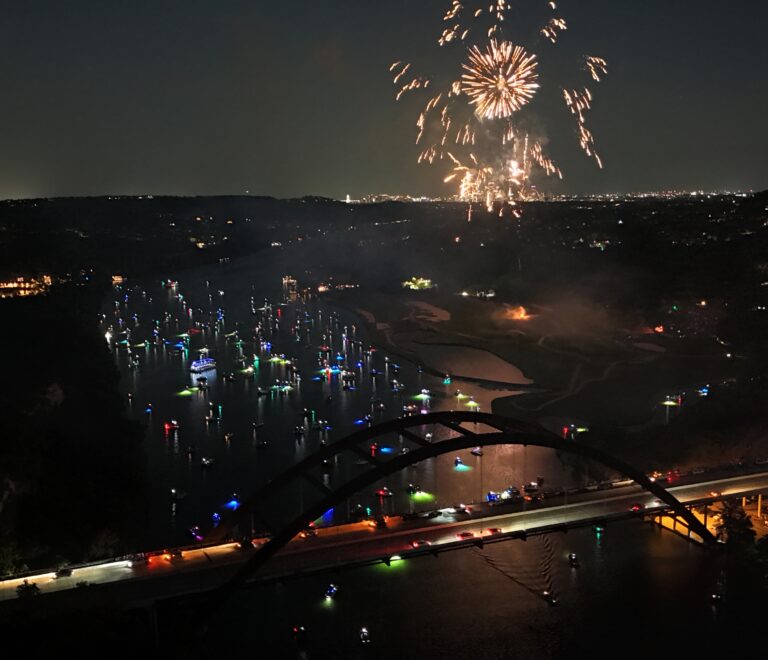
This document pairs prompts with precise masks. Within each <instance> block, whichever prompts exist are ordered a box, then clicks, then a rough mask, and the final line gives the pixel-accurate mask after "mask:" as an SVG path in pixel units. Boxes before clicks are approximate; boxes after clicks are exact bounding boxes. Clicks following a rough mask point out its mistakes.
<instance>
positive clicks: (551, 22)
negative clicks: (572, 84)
mask: <svg viewBox="0 0 768 660" xmlns="http://www.w3.org/2000/svg"><path fill="white" fill-rule="evenodd" d="M470 5H471V3H470V2H469V0H467V1H466V2H462V1H461V0H452V1H451V4H450V7H449V8H448V9H447V10H446V12H445V13H444V14H443V21H444V24H445V27H444V29H443V30H442V32H441V34H440V35H439V38H438V44H439V45H440V46H441V47H444V48H447V49H455V48H457V47H458V49H459V51H460V53H459V59H458V61H457V70H458V71H459V73H460V76H456V78H454V79H453V80H452V81H450V82H448V83H447V84H445V85H444V86H443V87H442V88H440V87H439V86H438V88H437V89H436V90H435V91H434V92H433V93H432V95H431V96H430V98H429V99H428V101H427V103H426V105H424V106H423V108H422V110H421V111H420V112H419V115H418V119H417V122H416V127H417V129H418V130H417V135H416V143H417V144H420V145H422V146H421V151H420V153H419V157H418V162H419V163H429V164H433V163H436V162H438V161H443V162H446V163H451V171H450V173H449V174H448V175H447V176H446V177H445V179H444V181H445V182H446V183H455V184H457V185H458V197H459V199H462V200H464V201H468V202H470V205H471V204H472V203H482V204H484V205H485V206H486V207H487V208H488V210H489V211H491V210H493V209H494V208H495V207H496V206H497V205H498V204H500V205H501V210H500V212H499V215H503V213H504V210H505V209H510V215H512V216H513V217H520V206H519V205H518V204H517V202H518V201H525V200H529V199H535V198H536V196H537V193H536V189H535V187H534V186H533V185H532V183H531V176H532V174H533V173H534V171H538V172H542V173H543V174H544V175H546V176H548V177H557V178H559V179H562V178H563V173H562V171H561V170H560V168H559V167H558V166H557V165H556V164H555V162H554V161H553V160H552V159H551V158H550V157H549V156H548V155H547V154H546V153H545V152H544V147H543V142H544V140H543V139H542V138H540V137H537V136H535V135H533V136H532V135H530V134H529V132H528V131H526V130H524V129H523V128H522V127H523V126H525V125H526V119H525V114H526V113H527V112H528V108H529V107H531V106H532V105H533V101H534V100H535V98H536V95H537V92H538V91H539V88H540V83H539V59H540V54H537V53H534V52H533V51H532V50H531V49H529V48H527V47H525V46H523V45H518V44H517V43H514V42H513V41H511V40H509V39H505V38H504V36H503V34H504V28H503V26H504V25H505V20H506V18H507V15H508V13H509V12H510V10H511V3H510V0H490V1H489V0H486V2H485V3H483V4H482V5H480V6H479V7H476V8H472V7H471V6H470ZM545 6H546V8H547V10H548V11H550V12H552V15H550V17H549V18H547V19H546V21H545V22H544V24H543V26H542V27H541V28H540V29H539V30H538V32H537V37H536V40H537V41H536V46H537V47H542V43H543V46H544V47H547V45H548V44H549V47H551V44H557V43H558V41H559V40H560V37H561V36H562V34H563V32H565V31H566V30H567V29H568V26H567V24H566V22H565V19H563V18H562V17H561V16H559V15H558V8H557V4H556V3H555V2H546V3H545ZM483 22H484V23H485V26H488V24H490V26H489V27H485V26H482V23H483ZM472 42H474V43H472ZM582 62H583V65H584V69H583V70H584V71H585V72H586V73H587V74H588V75H589V76H590V77H591V79H592V80H593V81H594V82H595V83H599V82H601V81H602V79H603V78H604V77H605V76H606V75H607V73H608V64H607V62H606V61H605V60H604V59H603V58H601V57H597V56H594V55H590V56H587V57H585V58H584V59H583V60H582ZM411 69H412V67H411V64H410V63H409V62H402V61H398V62H395V63H394V64H392V66H391V67H390V73H392V74H393V82H394V84H395V85H396V86H397V88H398V91H397V93H396V99H397V100H400V99H401V98H402V97H403V96H404V95H406V94H408V93H410V92H415V91H417V90H426V89H427V88H429V87H430V82H431V81H430V79H428V78H423V77H420V76H415V75H414V74H413V73H412V71H411ZM549 87H550V88H552V85H549ZM562 95H563V98H564V100H565V104H566V108H567V110H568V111H569V112H570V113H571V115H572V116H573V117H574V118H575V120H576V136H577V139H578V143H579V146H580V147H581V149H582V150H583V151H584V153H585V154H586V155H587V156H588V157H590V158H593V159H594V160H595V162H596V163H597V164H598V166H599V167H602V161H601V159H600V156H599V155H598V154H597V151H596V149H595V139H594V136H593V134H592V132H591V131H590V130H589V128H587V125H586V113H587V112H588V111H589V110H591V108H592V101H593V98H592V92H591V91H590V90H589V89H587V88H586V87H584V88H582V89H562ZM470 208H471V206H470ZM468 217H470V218H471V212H470V213H469V214H468Z"/></svg>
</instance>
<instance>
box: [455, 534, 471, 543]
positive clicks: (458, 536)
mask: <svg viewBox="0 0 768 660" xmlns="http://www.w3.org/2000/svg"><path fill="white" fill-rule="evenodd" d="M456 538H457V539H459V540H460V541H465V540H466V539H472V538H475V533H474V532H459V533H458V534H456Z"/></svg>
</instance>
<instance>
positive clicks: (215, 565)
mask: <svg viewBox="0 0 768 660" xmlns="http://www.w3.org/2000/svg"><path fill="white" fill-rule="evenodd" d="M669 491H670V492H671V493H673V494H674V495H675V497H677V498H678V499H679V500H680V501H681V502H683V503H684V504H691V505H698V504H705V503H712V502H714V501H717V500H719V499H722V498H725V497H734V496H739V497H740V496H748V495H753V494H757V493H759V492H765V491H768V472H761V473H756V474H747V475H741V476H736V477H728V478H722V479H716V480H708V481H702V482H699V483H693V484H688V485H684V486H676V487H670V488H669ZM713 493H719V495H713ZM571 499H573V500H575V499H577V496H574V497H572V498H571ZM635 503H639V504H642V505H644V506H645V509H644V511H642V512H641V513H637V514H633V513H631V512H630V510H629V509H630V507H632V505H633V504H635ZM528 506H529V507H530V508H528V509H527V510H524V511H513V512H503V513H498V511H500V510H503V508H505V507H494V508H492V509H490V514H489V509H487V508H483V510H482V515H481V514H476V515H473V514H472V513H470V514H460V513H456V514H450V513H448V512H447V511H448V510H446V509H443V510H442V514H441V515H440V516H438V517H435V518H418V519H411V520H403V519H402V518H390V519H389V527H388V529H386V530H383V529H375V528H373V527H371V526H370V525H369V524H368V523H366V522H363V523H355V524H351V525H343V526H340V527H331V528H323V529H320V530H318V533H317V535H316V536H315V537H310V538H308V539H304V540H302V539H298V538H297V539H294V540H293V541H292V542H291V543H290V544H289V545H288V547H286V548H285V549H284V550H283V551H281V552H280V553H279V554H278V555H277V556H276V557H275V558H274V559H273V560H272V561H271V562H269V563H268V564H267V566H266V568H265V569H264V570H263V571H262V572H260V573H259V576H258V580H266V579H275V578H279V577H288V576H295V575H298V574H305V573H316V572H321V571H324V570H328V569H332V568H335V567H340V566H354V565H365V564H371V563H378V562H381V560H382V559H384V558H388V559H389V558H391V557H393V556H396V555H397V556H399V557H402V558H406V557H409V556H416V555H423V554H427V553H430V552H434V551H436V550H438V549H439V551H440V552H442V551H447V550H451V549H458V548H460V547H464V546H467V545H472V544H473V543H474V542H475V541H476V540H477V539H478V538H483V542H485V543H489V542H497V541H502V540H504V539H506V538H510V537H513V538H514V537H519V536H520V535H521V532H523V531H525V532H526V534H527V535H533V534H538V533H543V532H546V531H551V530H559V529H565V528H567V527H570V528H572V527H578V526H584V525H590V524H594V523H596V522H600V521H609V520H612V519H616V520H618V519H621V518H626V517H632V516H642V515H648V514H650V513H653V512H658V513H661V512H663V511H665V510H666V509H667V507H666V505H664V504H662V503H659V502H658V501H657V500H656V499H655V498H654V497H653V496H652V495H650V494H648V493H647V492H646V491H644V490H642V489H641V488H640V487H638V486H634V485H633V486H627V487H623V488H615V489H612V490H600V491H594V492H590V493H586V494H583V495H581V496H578V501H572V502H571V503H567V504H565V503H564V504H560V505H555V506H546V505H535V506H533V507H531V505H528ZM494 509H495V511H494ZM489 528H499V529H501V530H502V532H501V533H500V534H495V535H490V534H488V532H487V530H488V529H489ZM461 532H473V533H474V534H475V536H474V537H471V538H468V539H464V540H462V539H459V538H458V536H457V535H458V534H459V533H461ZM414 540H425V541H428V542H429V543H430V545H428V546H425V547H423V548H419V549H414V548H413V547H412V546H411V543H412V541H414ZM261 542H263V540H262V541H260V540H258V539H255V540H254V545H255V546H256V547H258V545H259V544H260V543H261ZM252 552H253V551H251V550H249V549H246V550H241V549H240V548H239V547H238V545H237V544H236V543H224V544H221V545H217V546H211V547H205V548H200V547H196V548H191V549H185V550H184V551H183V552H182V556H181V557H180V558H179V557H176V556H173V554H172V553H170V552H169V553H166V554H162V555H161V554H158V555H154V556H152V557H150V559H149V562H148V563H147V564H133V563H132V562H131V561H128V560H125V561H122V560H120V561H109V562H103V563H99V564H95V565H90V566H83V567H78V568H73V570H72V575H71V576H68V577H59V578H57V577H56V576H55V574H54V573H52V572H48V573H40V574H35V575H28V576H26V579H28V580H29V582H31V583H35V584H36V585H37V586H38V588H39V589H40V592H41V594H48V593H52V594H53V593H55V592H67V591H69V592H77V593H78V594H82V596H83V598H82V601H83V602H90V603H92V604H93V603H96V602H103V601H104V600H106V601H107V602H121V603H123V604H128V603H136V604H139V603H148V602H152V601H155V600H159V599H163V598H169V597H173V596H179V595H182V594H188V593H195V592H199V591H205V590H208V589H212V588H215V587H216V586H219V585H220V584H222V583H223V582H224V581H225V580H227V579H228V578H229V577H231V576H232V575H233V573H234V571H235V570H236V569H237V568H238V567H239V566H240V565H241V564H242V562H243V560H244V559H245V558H246V557H249V556H250V554H251V553H252ZM22 581H23V578H13V579H8V580H4V581H1V582H0V601H8V600H14V599H16V596H17V592H16V589H17V587H18V586H19V585H20V584H21V583H22ZM84 581H87V583H88V585H89V587H88V588H87V589H76V586H77V583H78V582H84ZM63 595H64V594H61V596H63ZM118 599H119V600H118ZM54 600H59V599H54ZM61 602H62V603H63V602H64V601H61ZM62 606H63V607H66V605H63V604H62Z"/></svg>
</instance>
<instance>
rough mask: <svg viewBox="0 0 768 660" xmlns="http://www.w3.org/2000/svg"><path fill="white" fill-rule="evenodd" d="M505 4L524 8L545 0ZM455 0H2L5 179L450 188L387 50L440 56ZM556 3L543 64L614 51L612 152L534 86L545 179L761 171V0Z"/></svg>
mask: <svg viewBox="0 0 768 660" xmlns="http://www.w3.org/2000/svg"><path fill="white" fill-rule="evenodd" d="M483 4H486V5H487V4H488V2H487V1H486V2H485V3H483ZM512 4H513V5H516V6H517V7H518V8H519V12H520V15H521V23H522V21H523V20H524V19H525V14H526V12H527V11H528V8H531V7H534V6H538V5H540V4H545V3H544V2H543V0H541V1H540V0H512ZM449 5H450V2H449V0H378V1H374V0H354V1H353V0H296V1H295V2H292V3H291V2H283V1H282V0H281V1H279V2H278V1H275V2H265V1H264V0H247V1H246V0H184V1H181V0H129V1H126V0H74V1H72V2H62V1H61V0H18V1H12V0H2V1H0V90H2V93H1V95H0V198H11V197H42V196H64V195H101V194H150V193H152V194H180V195H202V194H244V193H245V192H246V191H248V192H249V193H250V194H264V195H274V196H277V197H291V196H301V195H310V194H311V195H325V196H329V197H337V198H342V197H344V196H345V195H346V194H347V193H349V194H351V195H352V196H353V197H359V196H362V195H364V194H367V193H374V192H391V193H411V194H428V195H441V194H442V195H447V194H449V193H450V192H451V189H450V188H449V187H448V186H446V185H444V184H443V183H442V179H443V176H444V175H445V169H444V168H441V167H424V166H417V165H416V156H417V153H418V152H417V149H416V147H415V146H414V144H413V139H414V137H415V130H416V129H415V126H414V123H415V120H416V116H417V109H418V107H419V105H420V104H419V103H417V102H416V101H417V100H418V98H421V97H413V98H412V99H411V100H409V101H407V102H400V103H395V101H394V89H393V86H392V84H391V76H390V74H389V72H388V67H389V64H390V63H391V62H392V61H394V60H398V59H406V60H412V61H413V62H414V67H416V68H418V70H419V71H420V72H423V73H425V74H428V75H430V74H431V73H432V71H433V70H440V67H441V66H444V61H443V58H444V57H445V56H446V54H445V53H444V52H442V51H441V49H440V48H439V47H438V46H437V44H436V40H437V37H438V35H439V33H440V30H441V29H442V26H443V24H442V20H441V19H442V14H443V12H444V10H445V9H446V8H447V7H448V6H449ZM559 5H560V8H561V13H562V15H563V16H564V17H565V18H566V19H567V20H568V23H569V30H568V31H567V32H566V33H565V34H564V36H563V38H562V42H561V44H560V45H559V46H558V48H560V46H562V50H561V52H557V58H558V62H557V63H556V64H553V65H552V69H551V70H552V71H554V72H555V75H554V77H556V78H561V77H562V80H565V79H566V78H567V76H568V75H570V73H567V72H571V73H572V72H574V71H575V72H578V67H579V63H578V61H577V58H578V56H579V54H594V55H601V56H603V57H605V58H606V59H607V60H608V62H609V66H610V75H609V77H608V78H607V80H606V81H605V82H604V83H602V84H601V85H599V86H597V87H595V88H594V91H595V92H596V94H595V96H596V101H595V109H594V111H593V112H592V113H591V115H590V116H589V126H590V127H591V128H592V130H593V132H594V134H595V138H596V140H597V144H598V148H599V151H600V152H601V155H602V156H603V159H604V161H605V163H606V167H605V170H603V171H600V170H598V169H597V168H596V167H595V165H594V163H593V162H592V161H589V160H588V159H587V158H585V157H584V156H583V155H582V154H581V152H580V151H579V150H578V147H577V146H576V138H575V136H574V132H573V125H572V123H571V122H570V119H569V117H568V115H567V114H566V113H565V111H563V109H562V108H557V112H555V109H554V108H550V107H549V106H548V105H547V104H543V105H542V106H541V108H539V109H537V111H540V112H541V117H539V119H540V121H541V124H542V125H543V126H546V127H547V128H546V131H547V133H546V134H547V137H548V138H549V139H550V140H551V142H550V144H551V149H552V151H553V155H556V156H557V160H558V162H559V164H560V166H561V168H562V169H563V171H564V173H565V181H564V182H563V183H562V184H558V185H554V184H553V185H551V186H549V188H548V189H549V190H550V191H552V192H568V193H590V192H608V191H616V192H627V191H644V190H659V189H673V188H675V189H709V190H713V189H717V190H720V189H738V190H749V189H755V190H759V189H764V188H768V166H766V165H767V161H768V158H766V154H767V153H768V133H767V132H766V128H765V121H766V117H768V85H766V68H767V67H768V39H766V38H765V36H764V34H763V31H764V30H765V26H766V25H768V2H766V1H765V0H728V1H727V2H726V1H725V0H717V1H716V0H699V1H697V2H694V1H693V0H562V1H561V2H559ZM542 50H547V49H544V48H542ZM549 52H552V53H555V51H552V50H551V49H549ZM553 61H554V56H553ZM541 82H542V85H547V86H549V88H550V89H551V88H556V87H557V86H558V83H560V82H561V80H553V79H552V78H549V79H546V80H545V79H542V81H541ZM425 100H426V99H425ZM550 110H551V112H550ZM550 115H551V116H550ZM544 187H545V188H547V187H546V186H544Z"/></svg>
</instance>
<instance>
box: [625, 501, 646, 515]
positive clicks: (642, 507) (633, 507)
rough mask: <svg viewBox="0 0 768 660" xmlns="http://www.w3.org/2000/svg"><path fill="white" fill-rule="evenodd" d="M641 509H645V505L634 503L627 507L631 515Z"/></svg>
mask: <svg viewBox="0 0 768 660" xmlns="http://www.w3.org/2000/svg"><path fill="white" fill-rule="evenodd" d="M643 509H645V504H641V503H640V502H635V503H634V504H633V505H632V506H631V507H629V510H630V511H632V512H633V513H637V512H638V511H642V510H643Z"/></svg>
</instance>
